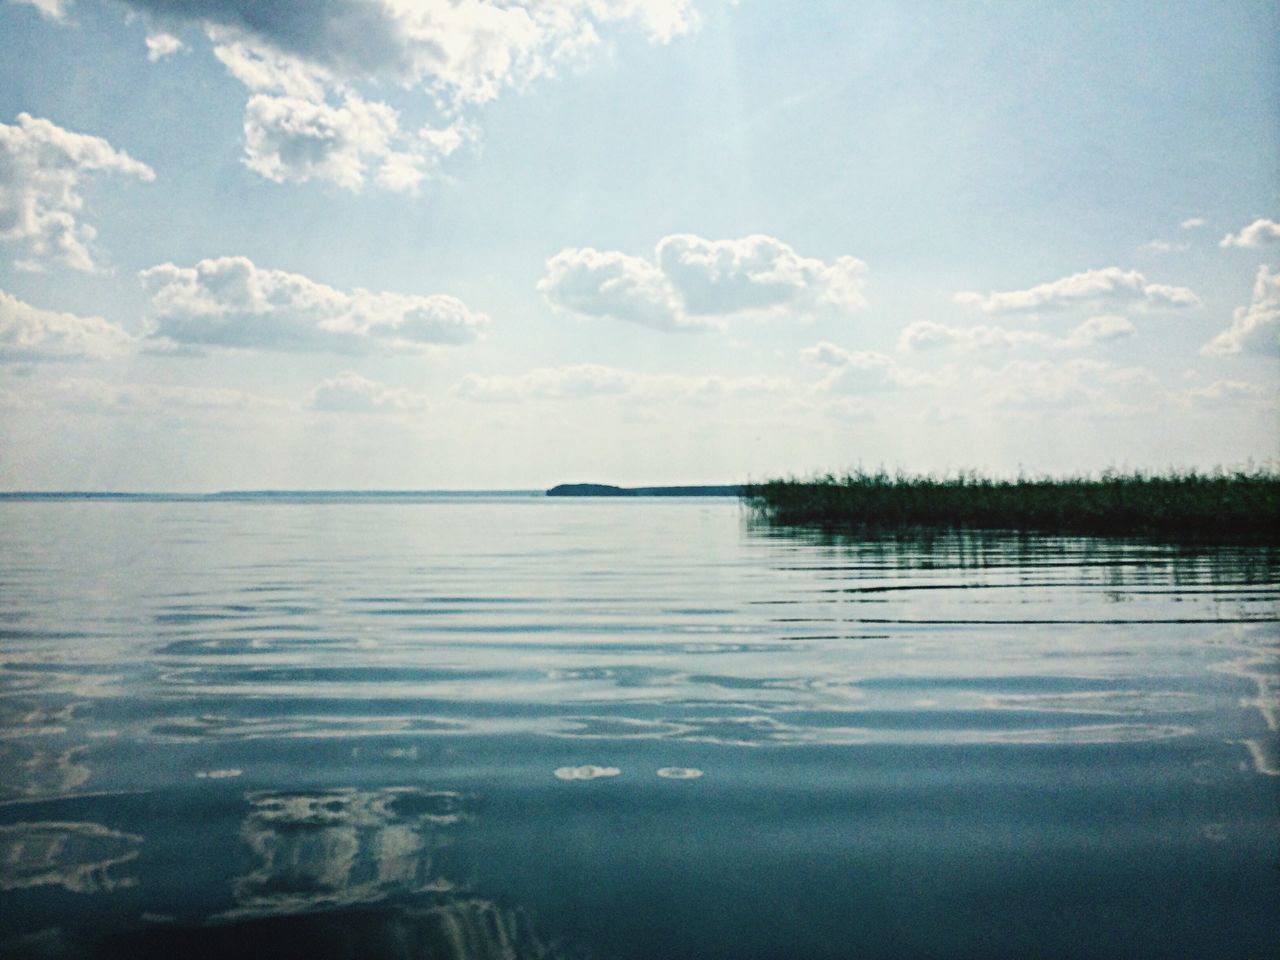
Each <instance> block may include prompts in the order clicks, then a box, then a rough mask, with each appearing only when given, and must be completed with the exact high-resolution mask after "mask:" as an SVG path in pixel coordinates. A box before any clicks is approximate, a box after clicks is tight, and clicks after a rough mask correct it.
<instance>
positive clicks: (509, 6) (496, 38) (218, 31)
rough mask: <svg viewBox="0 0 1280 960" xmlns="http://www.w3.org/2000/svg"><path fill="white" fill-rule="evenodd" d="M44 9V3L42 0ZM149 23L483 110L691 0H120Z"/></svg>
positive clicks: (668, 24)
mask: <svg viewBox="0 0 1280 960" xmlns="http://www.w3.org/2000/svg"><path fill="white" fill-rule="evenodd" d="M44 2H46V3H47V2H50V0H44ZM124 2H126V3H127V4H128V5H129V6H131V7H133V8H134V9H136V10H140V11H142V12H144V13H146V14H147V15H148V16H149V17H150V18H151V19H152V20H153V21H154V22H156V23H159V24H162V25H169V26H170V27H173V28H177V27H180V26H181V25H183V24H190V23H194V24H197V25H199V26H200V27H202V28H203V29H204V30H206V31H207V32H208V33H209V35H210V36H211V37H212V38H213V39H214V41H215V42H239V43H243V44H247V45H252V46H254V47H256V48H258V49H260V50H262V51H269V52H270V53H271V54H272V55H273V56H275V57H276V58H278V59H280V60H287V61H292V62H293V63H296V64H299V65H301V66H303V67H305V68H306V69H308V70H310V71H312V72H314V73H316V74H318V75H323V76H325V77H326V78H328V79H330V80H331V81H333V82H341V81H354V80H361V79H370V80H382V81H389V82H392V83H396V84H400V85H402V86H406V87H410V86H421V87H425V88H427V89H430V90H432V91H434V92H436V93H439V94H441V95H443V96H446V97H448V98H450V99H451V100H455V101H464V102H471V103H484V102H486V101H488V100H492V99H493V98H494V97H496V96H498V95H499V93H501V92H502V90H504V89H506V88H508V87H512V86H520V85H522V84H525V83H527V82H529V81H530V80H532V79H535V78H537V77H539V76H543V75H546V74H548V73H551V72H552V71H553V70H554V69H555V68H556V66H557V65H558V64H560V63H564V62H566V61H568V60H572V59H573V58H574V57H576V56H579V55H581V53H582V52H583V51H584V50H587V49H590V48H592V47H595V46H597V45H598V44H599V43H600V37H599V34H598V28H600V27H602V26H604V25H606V24H610V23H615V22H620V21H630V22H631V23H633V24H635V25H637V26H638V27H639V28H640V29H641V30H642V31H643V32H644V33H645V34H646V35H647V36H649V37H650V38H652V39H653V40H655V41H658V42H661V43H665V42H667V41H669V40H671V39H672V38H674V37H676V36H678V35H680V34H683V33H688V32H689V31H691V30H692V29H694V28H695V27H696V25H697V23H698V17H697V13H696V11H695V10H694V9H693V4H692V0H521V2H495V0H449V2H447V3H423V2H421V0H328V2H325V3H319V2H316V0H272V2H271V3H270V4H263V3H262V2H261V0H188V2H185V3H182V4H175V3H173V2H172V0H124Z"/></svg>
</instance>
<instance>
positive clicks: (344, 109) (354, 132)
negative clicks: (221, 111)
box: [244, 94, 416, 190]
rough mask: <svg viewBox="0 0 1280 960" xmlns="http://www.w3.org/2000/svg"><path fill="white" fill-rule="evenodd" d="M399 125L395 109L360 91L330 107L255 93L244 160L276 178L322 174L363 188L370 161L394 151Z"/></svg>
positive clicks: (297, 179)
mask: <svg viewBox="0 0 1280 960" xmlns="http://www.w3.org/2000/svg"><path fill="white" fill-rule="evenodd" d="M396 127H397V123H396V114H395V111H394V110H392V109H391V108H390V107H388V106H387V105H386V104H381V103H372V104H371V103H365V102H364V101H363V100H361V99H360V98H359V97H355V96H348V98H347V99H346V102H345V103H344V104H343V105H342V106H341V107H331V106H329V105H328V104H326V103H315V102H313V101H310V100H300V99H298V98H295V97H277V96H270V95H267V94H256V95H255V96H253V97H251V98H250V99H249V103H248V104H247V105H246V107H245V112H244V151H245V161H244V162H245V166H247V167H248V168H249V169H250V170H253V171H254V172H255V173H259V174H261V175H262V176H264V177H266V178H267V179H268V180H274V181H275V182H276V183H284V182H285V181H293V182H294V183H305V182H306V181H307V180H311V179H320V180H330V181H332V182H334V183H336V184H338V186H340V187H346V188H347V189H349V190H358V189H359V188H360V187H361V186H362V185H363V184H364V180H365V166H366V163H368V162H370V161H372V162H374V163H377V162H379V161H380V159H381V158H383V157H385V156H386V155H387V154H389V153H390V152H391V139H392V137H393V136H394V135H395V133H396ZM415 183H416V181H415Z"/></svg>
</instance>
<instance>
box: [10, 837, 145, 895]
mask: <svg viewBox="0 0 1280 960" xmlns="http://www.w3.org/2000/svg"><path fill="white" fill-rule="evenodd" d="M141 842H142V838H141V837H138V836H134V835H133V834H129V833H120V832H119V831H116V830H108V829H107V828H106V827H104V826H102V825H101V824H97V823H15V824H12V825H10V826H4V827H0V890H21V889H24V888H27V887H43V886H58V887H62V888H63V889H65V890H70V891H71V892H72V893H99V892H103V891H110V890H115V889H117V888H119V887H127V886H132V885H133V884H134V883H136V880H134V878H132V877H129V876H124V875H121V873H120V871H118V870H114V872H113V869H114V868H117V867H119V866H120V865H121V864H124V863H128V862H129V861H130V860H133V859H135V858H136V857H137V856H138V851H137V846H138V844H140V843H141Z"/></svg>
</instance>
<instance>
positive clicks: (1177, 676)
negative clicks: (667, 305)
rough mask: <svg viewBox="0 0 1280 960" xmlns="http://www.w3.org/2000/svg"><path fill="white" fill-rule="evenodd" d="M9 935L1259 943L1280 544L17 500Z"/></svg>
mask: <svg viewBox="0 0 1280 960" xmlns="http://www.w3.org/2000/svg"><path fill="white" fill-rule="evenodd" d="M0 558H2V559H0V771H2V773H3V776H2V782H0V897H2V900H0V903H2V909H0V944H3V946H0V955H5V956H23V957H25V956H39V957H79V956H91V957H131V958H132V957H175V956H191V957H215V956H216V957H225V956H252V955H261V956H271V957H295V956H296V957H308V958H315V957H322V958H323V957H362V958H375V960H376V958H381V957H397V958H400V957H405V958H408V957H450V958H453V957H469V958H489V957H510V956H520V957H572V958H683V957H690V958H693V957H698V958H735V960H737V958H773V957H779V958H783V957H785V958H793V957H794V958H801V957H814V958H817V957H832V958H835V957H841V958H843V957H913V958H916V957H938V958H943V957H946V958H952V957H1033V956H1034V957H1045V958H1047V957H1117V958H1120V957H1123V958H1126V960H1131V958H1136V957H1162V958H1163V957H1188V958H1192V957H1194V958H1217V957H1239V958H1260V957H1266V956H1272V955H1274V954H1273V953H1272V952H1271V951H1272V950H1273V949H1274V945H1275V943H1277V942H1280V919H1278V918H1280V909H1278V908H1280V832H1278V831H1277V826H1278V821H1280V815H1278V811H1280V804H1278V802H1277V801H1278V800H1280V776H1277V773H1278V772H1280V770H1278V768H1280V761H1278V759H1277V736H1278V735H1277V720H1276V717H1277V707H1278V704H1277V699H1278V696H1277V690H1278V686H1280V668H1278V659H1280V658H1278V657H1277V653H1278V651H1280V630H1278V629H1277V610H1278V604H1277V600H1278V599H1280V588H1278V584H1280V555H1278V554H1277V552H1276V551H1273V550H1267V549H1264V548H1258V547H1252V548H1228V547H1217V548H1210V547H1204V548H1199V549H1194V550H1192V549H1187V548H1182V549H1179V548H1177V547H1173V546H1169V545H1161V544H1143V543H1138V542H1120V541H1100V540H1088V539H1075V538H1055V539H1046V538H1020V537H1011V536H989V537H978V536H958V535H950V536H939V537H935V538H931V539H925V538H919V537H915V538H912V537H898V538H895V537H879V538H869V539H865V540H861V541H847V540H846V541H841V540H832V539H830V538H823V537H821V536H817V535H812V534H808V535H806V534H795V533H783V532H779V531H771V530H769V529H767V528H763V527H759V526H757V525H755V524H753V523H752V522H751V520H750V518H749V517H747V516H746V515H744V514H743V513H742V511H741V510H740V509H739V507H738V506H737V504H736V503H734V502H733V501H729V500H710V499H707V500H670V501H668V500H597V501H556V500H546V499H531V498H501V497H490V498H479V499H474V500H469V499H460V498H453V499H443V498H422V499H418V500H415V499H414V498H404V499H398V500H395V501H392V502H378V501H362V500H360V499H359V498H337V499H329V500H308V499H306V498H298V499H294V500H288V499H286V500H284V501H278V500H277V501H255V500H253V499H248V500H244V501H235V502H200V501H190V502H163V501H139V502H109V501H108V502H77V501H61V502H59V501H55V502H5V503H0Z"/></svg>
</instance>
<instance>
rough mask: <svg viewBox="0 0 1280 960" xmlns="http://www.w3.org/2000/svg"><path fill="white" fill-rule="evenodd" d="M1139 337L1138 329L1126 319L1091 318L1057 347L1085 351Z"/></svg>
mask: <svg viewBox="0 0 1280 960" xmlns="http://www.w3.org/2000/svg"><path fill="white" fill-rule="evenodd" d="M1137 335H1138V331H1137V329H1136V328H1135V327H1134V325H1133V324H1132V323H1130V322H1129V321H1128V320H1126V319H1125V318H1124V317H1117V316H1112V315H1105V316H1101V317H1090V318H1089V319H1088V320H1086V321H1085V322H1084V323H1082V324H1080V325H1079V326H1077V327H1074V328H1072V330H1071V331H1070V332H1069V333H1068V334H1067V335H1066V336H1065V337H1063V338H1062V339H1061V340H1058V341H1057V342H1056V344H1055V345H1056V346H1058V347H1061V348H1063V349H1066V350H1083V349H1084V348H1086V347H1092V346H1093V345H1094V344H1098V343H1115V342H1116V341H1118V340H1128V339H1131V338H1132V337H1135V336H1137Z"/></svg>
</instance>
